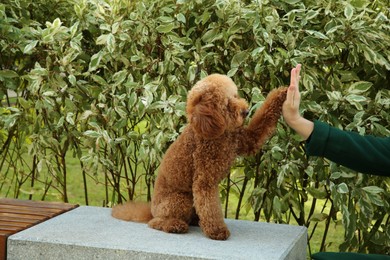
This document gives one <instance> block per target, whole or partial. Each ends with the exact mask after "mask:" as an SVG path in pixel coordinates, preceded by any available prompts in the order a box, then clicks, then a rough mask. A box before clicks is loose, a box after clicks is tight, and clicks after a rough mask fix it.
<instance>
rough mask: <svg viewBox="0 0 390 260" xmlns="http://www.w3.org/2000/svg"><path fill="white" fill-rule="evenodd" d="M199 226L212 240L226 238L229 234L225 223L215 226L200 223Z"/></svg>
mask: <svg viewBox="0 0 390 260" xmlns="http://www.w3.org/2000/svg"><path fill="white" fill-rule="evenodd" d="M200 224H201V225H200V226H201V228H202V230H203V232H204V233H205V235H207V236H208V237H209V238H211V239H214V240H226V239H228V238H229V236H230V231H229V229H228V228H227V227H226V225H225V223H224V224H223V225H219V226H215V225H202V223H200Z"/></svg>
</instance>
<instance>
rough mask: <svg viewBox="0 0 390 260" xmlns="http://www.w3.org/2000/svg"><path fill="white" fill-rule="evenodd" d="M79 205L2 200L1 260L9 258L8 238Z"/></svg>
mask: <svg viewBox="0 0 390 260" xmlns="http://www.w3.org/2000/svg"><path fill="white" fill-rule="evenodd" d="M76 207H78V205H74V204H68V203H58V202H44V201H31V200H18V199H7V198H0V260H5V259H6V257H7V238H8V237H9V236H11V235H13V234H15V233H17V232H19V231H22V230H25V229H27V228H29V227H31V226H34V225H36V224H38V223H41V222H43V221H45V220H48V219H50V218H53V217H55V216H57V215H59V214H62V213H64V212H66V211H69V210H72V209H74V208H76Z"/></svg>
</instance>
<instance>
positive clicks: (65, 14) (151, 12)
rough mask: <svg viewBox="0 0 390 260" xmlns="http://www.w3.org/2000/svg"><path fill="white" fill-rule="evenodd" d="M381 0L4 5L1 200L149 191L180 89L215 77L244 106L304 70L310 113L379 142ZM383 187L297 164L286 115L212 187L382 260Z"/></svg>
mask: <svg viewBox="0 0 390 260" xmlns="http://www.w3.org/2000/svg"><path fill="white" fill-rule="evenodd" d="M388 6H389V1H388V0H387V1H386V0H375V1H368V0H367V1H366V0H348V1H333V0H321V1H300V0H283V1H276V0H265V1H260V0H257V1H233V0H217V1H207V2H205V1H199V0H195V1H188V0H177V1H172V0H169V1H156V0H147V1H125V0H111V1H108V0H107V1H104V0H80V1H72V0H70V1H62V0H56V1H48V0H37V1H26V0H18V1H14V0H12V1H11V0H1V2H0V48H1V53H0V66H1V67H0V99H1V104H2V106H1V107H0V125H1V129H0V172H1V175H0V194H1V196H8V197H24V198H26V197H27V198H29V199H42V200H45V199H49V200H50V199H53V197H54V198H55V199H57V200H59V199H60V200H62V201H65V202H74V201H73V200H72V195H70V194H69V193H70V190H74V189H79V190H82V191H83V202H81V203H85V204H86V205H88V204H90V201H91V200H94V201H96V200H97V201H101V203H102V205H103V206H110V205H112V204H113V203H117V202H122V201H124V200H129V199H143V200H149V199H150V196H151V194H152V190H153V182H154V178H155V174H156V170H157V169H158V166H159V161H160V159H161V157H162V155H163V153H164V151H165V150H166V149H167V147H168V146H169V144H170V143H171V142H172V141H174V140H175V138H176V137H177V135H178V134H179V133H180V131H181V129H182V127H183V126H184V125H185V123H186V118H185V101H186V93H187V91H188V90H189V89H190V88H191V86H192V85H193V84H194V83H195V82H196V81H197V80H199V79H200V78H202V77H203V76H205V75H207V74H210V73H213V72H219V73H223V74H228V75H229V76H231V77H232V78H233V80H234V81H235V82H236V83H237V85H238V86H239V87H240V91H241V95H242V96H243V97H245V98H246V99H247V100H248V101H249V102H250V103H251V104H252V105H253V108H254V109H255V108H256V107H257V106H259V105H261V103H262V101H263V100H264V97H265V96H266V94H267V93H268V92H269V91H270V90H271V89H273V88H276V87H279V86H281V85H287V84H288V79H289V70H290V69H291V68H292V67H293V66H295V65H296V64H298V63H301V64H303V68H304V69H303V73H302V76H303V77H302V87H301V88H302V96H303V102H302V113H304V115H305V116H306V117H307V118H309V119H320V120H322V121H325V122H328V123H330V124H331V125H333V126H336V127H339V128H343V129H346V130H353V131H357V132H359V133H361V134H373V135H378V136H389V122H390V120H389V113H388V111H389V104H390V90H389V89H390V63H389V60H390V51H389V50H390V23H389V9H388ZM12 93H16V97H14V95H13V94H12ZM74 163H76V165H77V167H78V169H79V171H77V172H75V171H73V169H74V168H72V167H73V166H72V164H74ZM70 169H71V170H70ZM75 175H77V178H78V180H79V183H78V184H79V185H80V186H77V187H72V186H70V184H71V183H72V185H73V182H71V180H73V179H75V178H76V176H75ZM389 184H390V182H389V179H388V178H381V177H375V176H370V175H363V174H359V173H356V172H353V171H351V170H349V169H346V168H344V167H341V166H339V165H336V164H334V163H332V162H330V161H328V160H325V159H322V158H307V157H306V156H305V153H304V148H303V144H302V143H301V142H300V139H299V138H298V137H297V136H296V135H295V133H294V132H292V131H291V130H290V129H289V128H288V127H287V126H286V125H285V124H284V122H283V121H282V120H281V122H280V125H279V126H278V130H277V133H276V134H275V136H274V137H273V138H271V139H270V141H269V142H268V143H267V144H266V145H265V147H264V149H262V150H261V151H259V153H258V154H257V155H256V156H253V157H251V158H240V159H238V160H237V162H236V164H235V166H234V167H233V168H232V171H231V174H230V176H229V178H228V179H227V180H226V181H225V182H224V183H222V184H221V196H222V200H223V203H224V205H225V211H226V213H225V214H226V216H227V217H235V218H241V217H244V218H249V219H254V220H257V221H259V220H260V221H268V222H276V223H290V224H298V225H305V226H307V227H308V228H309V239H310V244H309V245H311V244H312V243H313V240H314V238H316V240H317V242H318V241H319V242H318V243H319V245H318V248H317V249H315V250H314V251H318V250H320V251H326V250H327V248H328V247H329V246H331V245H332V243H333V242H334V241H332V240H331V239H329V236H328V233H329V232H330V229H331V228H330V227H332V226H334V227H336V228H337V229H339V227H340V226H341V227H342V229H340V230H342V232H343V234H342V235H343V239H342V240H343V242H341V243H338V244H337V247H338V249H337V250H340V251H358V252H371V253H390V227H389V226H390V225H389V220H390V216H389V212H390V206H389V196H390V195H389V190H390V189H389ZM99 186H103V187H104V192H103V193H95V192H96V189H97V187H99ZM91 196H93V197H94V198H93V199H91ZM79 203H80V202H79ZM248 212H249V213H248ZM319 227H321V228H319ZM309 249H310V247H309Z"/></svg>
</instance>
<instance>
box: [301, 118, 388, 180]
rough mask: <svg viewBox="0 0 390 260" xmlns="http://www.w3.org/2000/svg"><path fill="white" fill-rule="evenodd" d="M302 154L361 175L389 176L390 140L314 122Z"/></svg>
mask: <svg viewBox="0 0 390 260" xmlns="http://www.w3.org/2000/svg"><path fill="white" fill-rule="evenodd" d="M306 152H307V154H308V155H309V156H321V157H325V158H327V159H329V160H331V161H333V162H335V163H338V164H341V165H343V166H346V167H348V168H351V169H353V170H356V171H359V172H362V173H368V174H374V175H381V176H390V137H375V136H371V135H366V136H362V135H359V134H358V133H356V132H349V131H343V130H340V129H337V128H335V127H331V126H330V125H328V124H326V123H323V122H320V121H315V122H314V130H313V132H312V134H311V136H310V137H309V139H308V140H307V141H306Z"/></svg>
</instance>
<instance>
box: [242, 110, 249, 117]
mask: <svg viewBox="0 0 390 260" xmlns="http://www.w3.org/2000/svg"><path fill="white" fill-rule="evenodd" d="M248 114H249V110H247V109H244V110H242V111H241V115H242V117H246V116H247V115H248Z"/></svg>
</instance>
